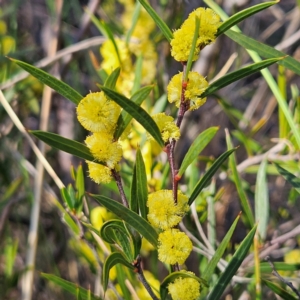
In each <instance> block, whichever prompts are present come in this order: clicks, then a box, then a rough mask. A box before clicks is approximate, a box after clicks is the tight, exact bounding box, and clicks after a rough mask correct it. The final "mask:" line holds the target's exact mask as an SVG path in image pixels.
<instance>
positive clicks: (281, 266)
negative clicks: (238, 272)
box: [246, 262, 300, 273]
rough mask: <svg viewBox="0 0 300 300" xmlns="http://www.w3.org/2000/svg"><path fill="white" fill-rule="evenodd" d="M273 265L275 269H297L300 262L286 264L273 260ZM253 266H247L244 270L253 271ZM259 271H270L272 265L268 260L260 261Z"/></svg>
mask: <svg viewBox="0 0 300 300" xmlns="http://www.w3.org/2000/svg"><path fill="white" fill-rule="evenodd" d="M273 264H274V267H275V269H276V270H277V271H291V272H295V271H299V270H300V264H287V263H285V262H274V263H273ZM254 268H255V267H248V268H246V272H251V273H252V272H254V271H255V269H254ZM259 268H260V272H261V273H271V272H272V271H273V269H272V267H271V266H270V264H269V263H268V262H262V263H260V265H259Z"/></svg>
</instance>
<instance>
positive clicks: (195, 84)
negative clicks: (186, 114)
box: [167, 72, 208, 110]
mask: <svg viewBox="0 0 300 300" xmlns="http://www.w3.org/2000/svg"><path fill="white" fill-rule="evenodd" d="M207 87H208V82H207V81H206V79H205V78H204V77H203V76H202V75H200V74H199V73H197V72H189V75H188V84H187V87H186V90H185V93H184V97H185V101H189V104H190V107H189V110H195V109H197V108H199V107H200V106H202V105H203V104H204V103H205V102H206V98H201V97H200V95H201V94H202V93H203V92H204V91H205V90H206V89H207ZM167 91H168V100H169V102H170V103H175V105H176V106H177V107H179V106H180V100H181V91H182V72H180V73H179V74H176V75H175V76H173V77H172V79H171V81H170V82H169V84H168V87H167Z"/></svg>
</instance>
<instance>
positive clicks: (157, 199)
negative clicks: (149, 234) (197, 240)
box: [147, 190, 193, 265]
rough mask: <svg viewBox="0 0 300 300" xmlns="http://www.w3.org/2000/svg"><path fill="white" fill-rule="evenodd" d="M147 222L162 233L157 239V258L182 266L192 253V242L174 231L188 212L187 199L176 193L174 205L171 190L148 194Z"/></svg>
mask: <svg viewBox="0 0 300 300" xmlns="http://www.w3.org/2000/svg"><path fill="white" fill-rule="evenodd" d="M147 206H148V208H149V213H148V216H147V218H148V221H149V222H150V223H151V224H152V225H153V226H154V227H156V228H159V229H161V230H164V231H162V232H161V233H160V234H159V237H158V258H159V260H160V261H162V262H164V263H168V264H172V265H174V264H176V263H178V264H183V263H184V262H185V260H186V259H187V257H188V256H189V254H190V252H191V251H192V246H193V245H192V242H191V241H190V239H189V238H188V236H187V235H186V234H185V233H183V232H181V231H179V230H178V229H174V228H173V227H174V226H176V225H178V224H179V222H180V221H181V220H182V217H183V216H184V215H185V213H186V212H187V211H188V210H189V205H188V197H187V196H185V195H184V194H183V193H182V192H181V191H178V195H177V203H174V198H173V193H172V191H171V190H160V191H157V192H154V193H152V194H149V196H148V201H147Z"/></svg>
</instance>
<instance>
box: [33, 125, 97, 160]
mask: <svg viewBox="0 0 300 300" xmlns="http://www.w3.org/2000/svg"><path fill="white" fill-rule="evenodd" d="M29 133H31V134H33V135H34V136H36V137H37V138H38V139H40V140H41V141H43V142H45V143H46V144H48V145H50V146H52V147H54V148H56V149H59V150H62V151H65V152H67V153H70V154H73V155H75V156H77V157H79V158H82V159H85V160H89V161H94V160H95V158H94V157H93V155H92V154H91V152H90V150H89V148H88V147H86V146H85V145H84V144H82V143H79V142H77V141H74V140H70V139H67V138H64V137H62V136H61V135H58V134H55V133H51V132H47V131H42V130H29Z"/></svg>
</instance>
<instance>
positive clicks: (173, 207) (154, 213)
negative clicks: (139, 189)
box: [147, 190, 189, 230]
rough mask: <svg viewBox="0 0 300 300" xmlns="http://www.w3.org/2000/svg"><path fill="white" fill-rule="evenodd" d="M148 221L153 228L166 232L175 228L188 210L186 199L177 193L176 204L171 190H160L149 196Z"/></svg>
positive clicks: (180, 193) (179, 192)
mask: <svg viewBox="0 0 300 300" xmlns="http://www.w3.org/2000/svg"><path fill="white" fill-rule="evenodd" d="M147 206H148V208H149V213H148V215H147V218H148V221H149V222H150V223H151V224H152V225H153V226H155V227H157V228H160V229H163V230H166V229H169V228H172V227H174V226H176V225H177V224H178V223H179V222H180V221H181V219H182V217H183V216H184V214H185V213H186V212H187V211H188V210H189V205H188V197H187V196H185V195H184V194H182V192H181V191H178V194H177V204H175V203H174V198H173V192H172V191H171V190H160V191H157V192H154V193H152V194H149V196H148V201H147Z"/></svg>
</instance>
